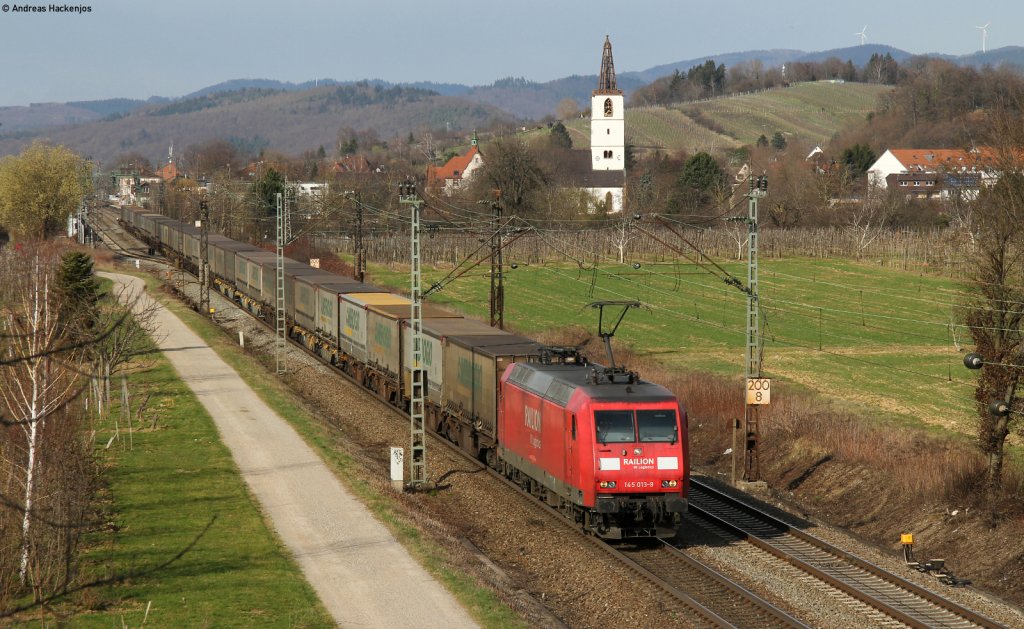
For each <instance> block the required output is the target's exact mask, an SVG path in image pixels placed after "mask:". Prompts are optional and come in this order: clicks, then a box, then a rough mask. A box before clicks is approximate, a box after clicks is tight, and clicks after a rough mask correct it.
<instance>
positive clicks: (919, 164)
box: [868, 147, 998, 199]
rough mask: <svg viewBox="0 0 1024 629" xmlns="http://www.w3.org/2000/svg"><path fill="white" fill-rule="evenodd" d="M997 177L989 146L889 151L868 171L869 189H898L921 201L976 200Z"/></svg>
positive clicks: (992, 154) (993, 157) (993, 156)
mask: <svg viewBox="0 0 1024 629" xmlns="http://www.w3.org/2000/svg"><path fill="white" fill-rule="evenodd" d="M997 178H998V173H997V172H996V163H995V155H994V153H993V152H992V150H991V149H988V148H985V147H980V148H974V149H971V150H969V151H965V150H962V149H889V150H887V151H886V152H885V153H883V154H882V156H881V157H879V158H878V159H877V160H875V163H874V164H872V165H871V167H870V168H868V186H869V188H873V189H875V190H887V189H890V188H893V189H897V188H898V189H899V190H902V191H904V192H905V193H906V194H907V196H908V197H913V198H920V199H947V198H950V197H953V196H955V195H961V196H962V197H963V198H968V199H970V198H975V197H977V196H978V192H979V191H980V190H981V188H982V187H983V186H989V185H992V184H993V183H994V182H995V180H996V179H997Z"/></svg>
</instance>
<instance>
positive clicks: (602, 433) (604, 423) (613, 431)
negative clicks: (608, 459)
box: [594, 411, 636, 443]
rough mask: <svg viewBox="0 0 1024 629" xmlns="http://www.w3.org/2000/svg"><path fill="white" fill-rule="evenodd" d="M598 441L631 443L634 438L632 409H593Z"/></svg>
mask: <svg viewBox="0 0 1024 629" xmlns="http://www.w3.org/2000/svg"><path fill="white" fill-rule="evenodd" d="M594 426H595V428H596V429H597V440H598V442H599V443H632V442H633V441H635V440H636V429H635V427H634V426H633V411H594Z"/></svg>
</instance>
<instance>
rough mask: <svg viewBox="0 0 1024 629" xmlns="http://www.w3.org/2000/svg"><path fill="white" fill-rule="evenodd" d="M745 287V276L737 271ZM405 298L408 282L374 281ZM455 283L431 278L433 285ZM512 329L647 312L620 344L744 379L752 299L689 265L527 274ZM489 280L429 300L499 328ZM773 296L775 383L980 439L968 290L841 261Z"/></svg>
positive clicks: (385, 275)
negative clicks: (623, 309) (961, 322)
mask: <svg viewBox="0 0 1024 629" xmlns="http://www.w3.org/2000/svg"><path fill="white" fill-rule="evenodd" d="M723 266H724V267H725V268H726V269H727V270H729V271H730V272H731V273H733V274H735V275H736V276H738V277H740V278H741V279H742V280H743V281H744V282H745V280H746V267H745V265H741V264H725V265H723ZM371 271H372V274H373V278H374V280H375V281H377V282H382V283H387V284H389V285H392V286H396V287H400V288H405V287H406V286H407V283H408V277H407V275H406V272H404V271H401V270H388V269H384V268H372V269H371ZM444 273H446V270H436V271H433V270H431V271H425V272H424V281H425V283H428V284H429V282H430V281H433V280H435V279H438V278H439V277H441V276H443V275H444ZM506 277H507V279H506V283H505V303H506V312H505V320H506V321H507V322H508V323H509V324H510V326H511V327H513V328H514V329H516V330H518V331H521V332H523V333H527V334H538V333H540V332H543V331H546V330H550V329H554V328H562V327H567V326H572V325H578V326H583V327H585V328H586V329H587V330H588V331H595V332H596V327H597V315H596V311H594V310H589V309H584V308H583V306H584V305H585V304H586V303H588V302H590V301H594V300H599V299H639V300H640V301H642V302H644V303H645V304H647V305H649V306H650V310H640V311H633V312H631V313H629V315H627V318H626V320H625V322H624V323H623V325H622V327H621V328H620V331H619V333H618V335H617V336H616V341H617V342H620V343H625V344H628V345H630V346H632V348H634V349H635V350H636V351H637V352H639V353H640V354H642V355H648V356H652V357H656V358H658V359H659V360H660V361H662V362H664V363H665V364H667V365H673V366H678V367H681V368H684V369H689V370H700V371H710V372H714V373H719V374H726V375H735V376H737V377H739V376H742V374H743V356H744V350H745V343H746V340H745V339H746V296H745V294H743V293H741V292H740V291H739V290H738V289H736V288H734V287H731V286H728V285H726V284H725V283H724V282H722V281H721V280H719V279H718V278H716V277H714V276H712V275H710V274H709V273H707V272H706V271H704V270H702V269H699V268H696V267H695V266H694V265H690V264H680V265H671V264H660V265H659V264H647V265H645V266H644V267H642V268H641V269H640V270H634V269H633V268H631V267H630V266H629V265H628V264H625V265H619V264H611V263H608V264H607V265H605V266H600V267H598V268H597V269H596V270H594V269H592V268H591V269H587V270H580V269H578V268H577V267H576V266H575V265H573V266H571V267H570V266H566V265H543V266H534V265H531V266H520V267H519V268H518V269H516V270H515V271H511V272H508V273H507V274H506ZM488 282H489V281H488V280H487V279H486V278H484V277H473V278H470V277H469V276H467V277H465V278H462V279H460V280H458V281H456V282H454V283H452V284H450V285H448V286H447V287H446V288H445V289H444V291H443V292H441V293H438V294H437V295H435V296H432V297H431V298H430V299H431V300H433V301H436V302H437V303H442V304H443V303H448V304H450V305H451V306H452V307H454V308H457V309H459V310H460V311H462V312H464V313H466V314H468V315H472V316H476V317H480V318H483V319H486V317H487V303H488V298H487V291H488V286H489V283H488ZM760 297H761V305H762V311H761V312H762V326H763V328H762V329H763V335H764V363H763V369H764V374H765V375H766V376H768V377H774V378H780V379H782V380H784V381H788V382H791V383H794V384H797V385H800V386H802V387H806V388H808V389H812V390H815V391H818V392H820V393H822V394H824V395H825V396H826V397H827V398H834V399H836V400H837V401H845V402H847V403H848V404H850V405H851V406H852V407H855V408H857V409H859V410H861V411H864V412H867V413H868V414H870V415H872V416H875V417H877V418H891V419H894V420H898V421H900V422H901V423H908V422H909V423H920V424H925V425H929V426H942V427H944V428H949V429H952V430H955V431H959V432H963V433H965V434H966V433H970V432H972V428H971V427H970V425H969V415H970V414H971V413H972V412H973V410H972V409H973V397H972V396H973V391H974V388H973V387H974V376H973V372H968V371H967V370H966V369H964V368H963V366H962V365H961V363H960V359H961V355H962V354H961V353H960V352H959V351H957V349H956V347H955V344H954V331H955V332H956V333H957V334H959V335H960V338H959V341H960V342H961V343H964V344H968V345H970V344H971V340H970V337H969V335H967V333H966V331H964V330H963V329H962V328H955V327H954V328H951V326H950V318H951V316H955V313H954V310H955V308H956V304H957V303H958V300H959V299H960V297H959V288H958V287H957V286H956V285H955V284H954V283H953V282H951V281H949V280H946V279H941V278H935V277H928V276H922V275H917V274H908V273H901V272H897V271H891V270H885V269H879V268H875V267H872V266H869V265H862V264H856V263H853V262H842V261H835V260H831V261H819V260H801V259H796V260H793V259H790V260H781V261H780V260H771V261H768V262H763V263H762V265H761V274H760Z"/></svg>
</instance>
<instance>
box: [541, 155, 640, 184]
mask: <svg viewBox="0 0 1024 629" xmlns="http://www.w3.org/2000/svg"><path fill="white" fill-rule="evenodd" d="M565 153H566V155H565V158H564V159H562V160H561V161H560V168H559V171H558V173H559V175H560V177H561V178H562V180H563V182H564V183H565V185H569V186H575V187H577V188H622V187H623V186H624V185H625V183H626V171H624V170H594V167H593V165H592V163H591V160H592V159H593V156H592V154H591V153H590V151H588V150H579V151H566V152H565Z"/></svg>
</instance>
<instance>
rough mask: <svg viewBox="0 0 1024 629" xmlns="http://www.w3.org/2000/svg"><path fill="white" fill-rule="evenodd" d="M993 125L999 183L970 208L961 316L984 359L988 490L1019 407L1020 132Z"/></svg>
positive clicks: (1022, 293) (982, 429)
mask: <svg viewBox="0 0 1024 629" xmlns="http://www.w3.org/2000/svg"><path fill="white" fill-rule="evenodd" d="M993 124H994V127H995V129H994V130H995V131H996V134H995V135H994V137H998V138H1000V139H1001V147H1000V148H999V150H998V153H999V156H998V159H997V164H998V166H997V171H998V175H999V181H998V182H997V183H996V184H995V186H993V187H992V188H991V189H988V190H982V192H981V194H980V196H979V199H978V202H977V204H976V205H975V210H974V215H973V218H974V225H975V230H976V233H977V256H976V267H975V269H974V273H973V277H972V280H973V281H972V284H971V293H972V296H973V297H972V298H971V299H970V300H969V301H968V303H967V317H966V319H967V324H968V326H969V327H970V330H971V336H972V337H973V339H974V342H975V345H976V347H977V352H978V353H979V354H981V355H982V356H983V357H984V360H985V361H986V364H985V365H984V366H983V367H982V370H981V376H980V377H979V379H978V387H977V390H976V392H975V399H976V401H977V405H978V440H979V446H980V448H981V451H982V452H983V453H984V454H985V455H986V456H987V457H988V473H987V480H988V486H989V491H990V495H994V492H995V491H996V490H998V489H999V488H1000V486H1001V484H1002V470H1003V457H1004V448H1005V444H1006V439H1007V437H1008V436H1009V434H1010V432H1011V430H1012V429H1013V427H1014V424H1015V423H1018V422H1019V417H1020V413H1021V411H1022V410H1024V403H1022V399H1021V395H1020V392H1019V391H1018V388H1019V386H1020V384H1021V375H1022V373H1021V367H1020V365H1024V288H1022V287H1021V278H1022V277H1024V174H1022V172H1024V171H1022V166H1024V164H1022V163H1021V159H1020V156H1021V153H1020V148H1019V147H1021V146H1024V143H1022V142H1024V136H1022V133H1021V131H1020V121H1019V119H1017V118H1016V117H1010V116H1007V115H1005V114H1003V115H1000V116H997V117H996V118H995V120H994V122H993ZM992 402H1002V403H1003V404H1004V406H1003V408H1004V409H1005V410H1006V411H1008V412H991V411H990V405H991V404H992Z"/></svg>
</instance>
